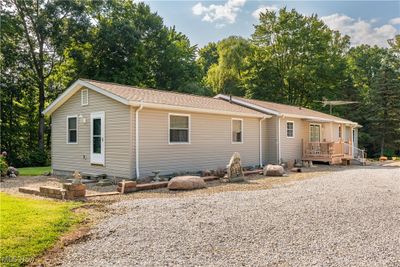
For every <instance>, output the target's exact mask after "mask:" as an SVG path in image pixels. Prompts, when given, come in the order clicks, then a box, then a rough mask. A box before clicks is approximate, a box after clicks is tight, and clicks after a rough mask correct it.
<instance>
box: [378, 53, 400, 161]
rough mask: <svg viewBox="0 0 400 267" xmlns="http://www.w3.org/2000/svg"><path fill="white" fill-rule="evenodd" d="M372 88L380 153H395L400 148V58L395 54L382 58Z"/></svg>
mask: <svg viewBox="0 0 400 267" xmlns="http://www.w3.org/2000/svg"><path fill="white" fill-rule="evenodd" d="M372 88H373V90H372V92H371V98H373V99H372V101H371V103H373V105H372V107H371V111H372V113H371V124H372V125H373V127H374V130H375V131H374V132H373V133H374V134H376V136H377V139H378V140H379V143H380V144H379V145H380V146H379V147H380V155H381V156H382V155H385V154H386V155H388V154H391V155H393V154H394V153H395V152H394V151H395V150H400V149H399V147H400V116H399V114H400V60H399V58H396V56H395V55H394V54H392V53H388V54H387V55H386V56H385V57H384V58H383V59H382V62H381V67H380V69H379V71H378V73H377V75H376V77H375V78H374V82H373V87H372ZM378 140H377V141H378ZM385 152H388V153H385Z"/></svg>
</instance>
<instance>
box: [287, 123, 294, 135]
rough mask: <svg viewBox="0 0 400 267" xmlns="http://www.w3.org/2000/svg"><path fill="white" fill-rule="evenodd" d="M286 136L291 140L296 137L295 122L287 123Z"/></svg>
mask: <svg viewBox="0 0 400 267" xmlns="http://www.w3.org/2000/svg"><path fill="white" fill-rule="evenodd" d="M286 136H287V137H289V138H293V137H294V122H293V121H288V122H286Z"/></svg>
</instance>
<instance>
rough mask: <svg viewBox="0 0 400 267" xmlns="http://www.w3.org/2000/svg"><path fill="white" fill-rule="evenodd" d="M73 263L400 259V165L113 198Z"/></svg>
mask: <svg viewBox="0 0 400 267" xmlns="http://www.w3.org/2000/svg"><path fill="white" fill-rule="evenodd" d="M112 209H115V214H114V215H112V216H110V217H109V218H107V219H105V220H104V221H102V222H101V223H99V224H98V227H96V228H95V229H93V231H92V236H91V237H90V238H89V239H88V240H86V241H84V242H82V243H79V244H75V245H72V246H69V247H67V248H66V250H65V254H64V256H63V258H62V259H63V265H64V266H117V265H118V266H132V265H140V266H166V265H167V266H176V265H178V266H310V265H315V266H400V169H399V168H382V167H380V168H376V167H365V168H357V169H348V170H343V171H339V172H332V173H329V174H328V175H323V176H320V177H316V178H313V179H311V180H305V181H299V182H296V183H295V184H293V185H290V186H280V187H277V188H273V189H270V190H260V191H247V192H225V193H219V194H214V195H211V196H197V197H196V196H193V197H187V198H164V199H141V200H132V201H123V202H119V203H117V204H113V205H112Z"/></svg>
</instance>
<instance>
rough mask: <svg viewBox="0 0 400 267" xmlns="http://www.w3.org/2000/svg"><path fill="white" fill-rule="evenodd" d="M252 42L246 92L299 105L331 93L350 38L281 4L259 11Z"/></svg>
mask: <svg viewBox="0 0 400 267" xmlns="http://www.w3.org/2000/svg"><path fill="white" fill-rule="evenodd" d="M252 42H253V44H254V45H255V46H256V50H255V53H254V56H253V57H252V58H251V59H250V64H251V68H250V70H249V75H248V76H247V78H246V80H247V81H246V88H247V96H249V97H255V98H260V99H267V98H268V99H272V100H274V101H278V102H283V103H289V104H294V105H300V106H311V107H312V106H315V104H314V102H313V100H321V99H322V97H327V98H331V97H332V95H334V91H335V90H337V89H338V88H340V87H341V86H343V85H342V81H343V76H344V73H345V68H346V64H345V58H344V54H345V53H346V51H347V49H348V47H349V38H348V37H342V36H341V35H340V34H339V33H338V32H334V31H332V30H330V29H329V28H328V27H327V26H326V25H325V24H324V23H323V22H322V21H321V20H319V19H318V17H317V16H316V15H311V16H304V15H302V14H300V13H298V12H296V11H295V10H287V9H286V8H283V9H281V10H279V12H274V11H266V12H264V13H261V14H260V18H259V24H257V25H255V32H254V34H253V35H252Z"/></svg>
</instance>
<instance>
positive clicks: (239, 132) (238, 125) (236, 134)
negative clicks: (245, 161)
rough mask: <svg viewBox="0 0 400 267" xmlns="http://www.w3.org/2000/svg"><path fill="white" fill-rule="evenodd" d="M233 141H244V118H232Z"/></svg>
mask: <svg viewBox="0 0 400 267" xmlns="http://www.w3.org/2000/svg"><path fill="white" fill-rule="evenodd" d="M232 143H243V120H242V119H232Z"/></svg>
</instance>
